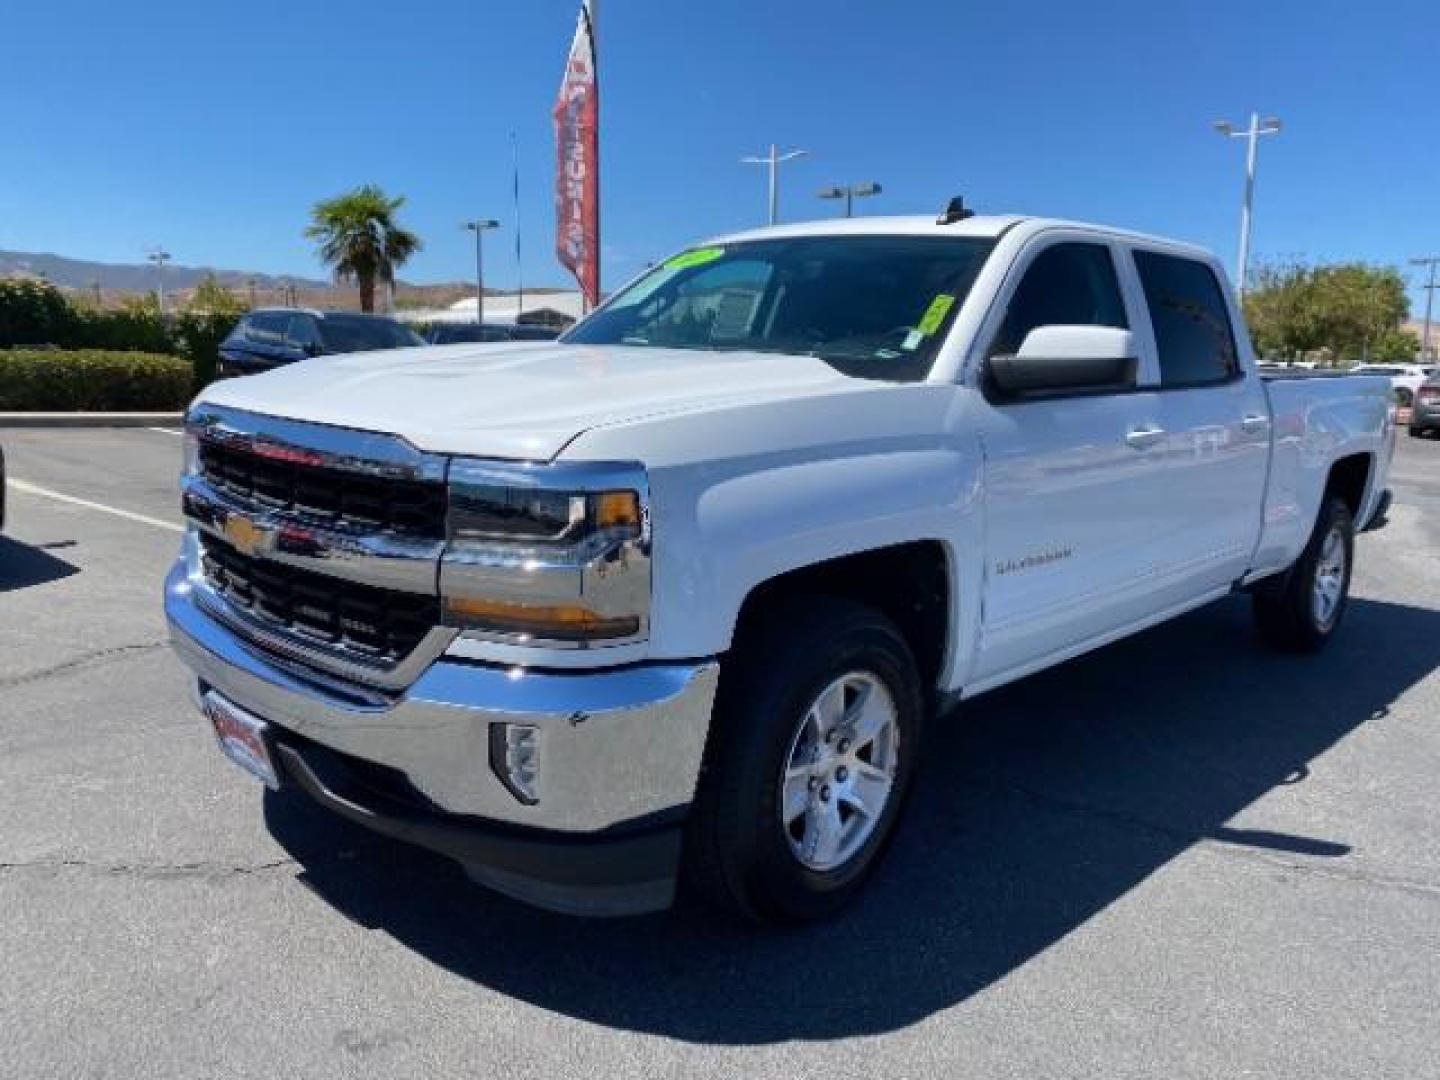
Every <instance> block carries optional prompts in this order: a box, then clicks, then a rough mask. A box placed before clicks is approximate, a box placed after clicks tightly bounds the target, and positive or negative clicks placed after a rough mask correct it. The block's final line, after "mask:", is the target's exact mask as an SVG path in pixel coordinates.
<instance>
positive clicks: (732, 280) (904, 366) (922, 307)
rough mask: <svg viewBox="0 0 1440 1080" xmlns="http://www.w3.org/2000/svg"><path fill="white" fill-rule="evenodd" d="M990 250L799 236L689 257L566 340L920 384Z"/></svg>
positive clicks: (963, 244)
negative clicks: (742, 358) (743, 356)
mask: <svg viewBox="0 0 1440 1080" xmlns="http://www.w3.org/2000/svg"><path fill="white" fill-rule="evenodd" d="M993 246H994V242H993V241H991V240H982V239H975V238H969V237H938V236H806V237H794V238H790V239H776V240H756V241H750V242H747V243H738V244H725V245H718V246H715V247H704V248H696V249H694V250H692V251H687V252H684V253H682V254H680V255H677V256H675V257H674V258H672V259H670V260H668V261H667V262H665V263H663V264H661V265H660V266H657V267H656V268H655V269H654V270H652V271H651V272H650V273H648V274H646V275H645V276H644V277H643V278H641V279H640V280H639V281H637V282H635V283H634V284H633V285H631V286H630V287H629V288H627V289H625V290H624V291H622V292H620V293H619V294H617V295H616V296H615V297H614V298H613V299H611V301H610V302H609V303H608V304H606V305H605V306H604V307H603V308H601V309H600V310H599V311H597V312H595V314H594V315H592V316H590V318H588V319H586V320H585V321H584V322H582V323H580V324H579V325H578V326H576V327H575V328H574V329H573V330H571V331H570V333H568V334H567V335H565V338H564V340H565V341H566V342H570V343H576V344H584V345H635V346H650V347H654V348H666V349H697V350H706V351H714V350H721V351H758V352H774V353H791V354H795V355H800V356H814V357H819V358H820V359H821V360H824V361H825V362H826V363H829V364H831V365H832V366H834V367H836V368H838V369H839V370H841V371H844V372H845V373H846V374H849V375H854V376H857V377H859V378H867V379H885V380H891V381H896V382H913V381H918V380H920V379H923V378H924V377H925V376H926V375H927V374H928V373H929V371H930V366H931V364H932V363H933V362H934V359H935V352H936V350H937V349H938V348H939V343H940V342H941V341H942V340H943V339H944V336H945V331H946V330H947V329H949V326H950V322H951V320H953V319H954V317H955V313H956V312H957V311H958V310H959V308H960V306H961V304H962V303H963V302H964V300H965V296H966V294H967V293H968V292H969V291H970V287H971V285H973V284H974V282H975V277H976V275H977V274H979V272H980V268H981V266H983V265H984V262H985V259H986V257H987V256H988V255H989V254H990V250H991V248H992V247H993Z"/></svg>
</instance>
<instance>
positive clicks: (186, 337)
mask: <svg viewBox="0 0 1440 1080" xmlns="http://www.w3.org/2000/svg"><path fill="white" fill-rule="evenodd" d="M248 307H249V305H247V304H246V303H245V302H244V301H242V300H241V299H240V298H239V297H238V296H236V295H235V294H234V293H232V292H231V291H230V290H229V289H227V288H225V287H224V286H223V285H221V284H220V282H218V281H216V280H215V275H214V274H207V275H206V276H205V280H204V281H202V282H200V284H199V285H197V286H195V291H194V292H193V293H192V294H191V296H190V299H189V300H188V301H186V303H185V306H184V307H183V308H181V309H180V312H179V314H177V315H176V316H175V333H176V337H177V338H178V339H179V345H180V351H181V352H182V353H184V355H185V356H186V358H187V359H188V360H189V361H190V364H191V367H192V368H193V369H194V371H195V388H196V389H197V390H200V389H203V388H204V387H205V386H206V385H208V384H209V383H210V382H212V381H214V379H215V368H216V366H217V365H218V363H219V360H220V343H221V342H222V341H224V340H225V338H226V337H227V336H229V334H230V331H231V330H233V329H235V324H236V323H237V322H239V321H240V316H241V315H244V314H245V311H246V309H247V308H248Z"/></svg>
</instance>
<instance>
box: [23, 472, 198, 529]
mask: <svg viewBox="0 0 1440 1080" xmlns="http://www.w3.org/2000/svg"><path fill="white" fill-rule="evenodd" d="M9 484H10V488H11V490H13V491H23V492H24V493H25V494H26V495H39V496H41V497H43V498H46V499H54V500H55V501H56V502H63V503H69V504H70V505H72V506H80V507H84V508H85V509H86V510H98V511H99V512H100V513H102V514H113V515H115V517H121V518H125V519H126V520H127V521H136V522H139V523H140V524H141V525H149V526H150V527H151V528H155V529H165V530H166V531H168V532H177V533H183V532H184V531H185V527H184V526H183V525H176V524H175V523H174V522H173V521H161V520H160V519H159V518H152V517H146V516H145V515H144V514H137V513H135V512H134V511H131V510H121V509H120V508H119V507H118V506H106V505H105V504H104V503H97V502H91V501H90V500H89V499H77V498H76V497H75V496H74V495H66V494H65V493H64V492H61V491H51V490H50V489H49V488H43V487H40V486H39V485H38V484H32V483H30V482H29V481H26V480H16V479H14V478H13V477H12V478H11V479H10V481H9Z"/></svg>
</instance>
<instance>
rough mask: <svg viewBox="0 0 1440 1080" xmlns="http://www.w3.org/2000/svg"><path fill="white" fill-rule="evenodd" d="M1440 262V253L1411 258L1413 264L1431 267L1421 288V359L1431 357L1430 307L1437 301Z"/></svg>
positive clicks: (1439, 286)
mask: <svg viewBox="0 0 1440 1080" xmlns="http://www.w3.org/2000/svg"><path fill="white" fill-rule="evenodd" d="M1437 263H1440V255H1427V256H1425V257H1424V258H1423V259H1411V260H1410V265H1411V266H1428V267H1429V268H1430V280H1429V281H1427V282H1426V283H1425V284H1424V285H1423V286H1421V288H1423V289H1424V290H1425V329H1424V330H1423V331H1421V336H1420V359H1421V360H1422V361H1423V360H1428V359H1429V358H1430V307H1431V305H1432V304H1433V303H1434V301H1435V290H1436V289H1437V288H1440V285H1436V284H1435V266H1436V264H1437Z"/></svg>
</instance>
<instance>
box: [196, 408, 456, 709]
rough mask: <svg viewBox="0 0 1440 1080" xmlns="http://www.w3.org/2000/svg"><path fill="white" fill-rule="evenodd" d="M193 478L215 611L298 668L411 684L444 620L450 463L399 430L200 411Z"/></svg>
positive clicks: (200, 559) (378, 683)
mask: <svg viewBox="0 0 1440 1080" xmlns="http://www.w3.org/2000/svg"><path fill="white" fill-rule="evenodd" d="M187 429H188V432H189V435H190V436H191V439H192V442H191V446H190V453H189V457H188V466H187V471H186V474H185V476H184V478H183V480H182V481H181V490H182V502H183V506H184V511H185V516H186V517H187V518H188V520H189V521H190V524H191V526H192V530H193V531H192V534H191V536H190V538H189V539H188V540H187V552H188V555H187V558H188V559H189V565H190V573H191V575H192V578H193V580H194V581H195V584H196V588H197V593H196V595H197V598H198V600H199V602H200V603H201V605H202V606H205V607H207V608H208V609H209V611H210V612H211V614H212V615H214V616H215V617H216V618H218V619H220V620H221V621H222V622H224V623H225V624H226V625H227V626H228V627H229V629H230V630H231V631H232V632H234V633H235V634H237V635H238V636H240V637H242V638H244V639H245V640H246V641H247V642H248V643H249V644H250V645H251V646H252V647H254V648H258V649H261V650H263V651H265V652H267V653H269V654H271V655H273V656H275V657H276V658H277V660H283V661H284V662H285V663H289V664H297V663H298V664H301V665H303V666H305V667H307V668H310V669H312V670H315V671H316V672H317V673H323V674H324V675H326V676H330V677H334V678H339V679H341V680H344V681H346V682H355V683H362V684H365V685H368V686H371V687H378V688H383V689H397V688H400V687H403V686H408V685H409V684H410V683H411V682H413V680H414V679H415V678H417V677H418V676H419V675H420V673H421V672H422V671H424V669H425V668H427V667H428V666H429V665H430V664H431V663H432V662H433V661H434V660H435V658H436V657H437V656H439V655H440V654H441V653H442V652H443V651H444V650H445V648H446V647H447V646H448V645H449V643H450V642H451V641H453V640H454V637H455V631H454V629H453V628H448V627H445V626H443V625H442V624H441V612H440V599H439V587H438V575H439V567H440V558H441V555H442V553H443V551H444V548H445V534H446V528H445V526H446V522H445V516H446V512H447V507H446V484H445V479H446V471H447V469H448V461H447V459H446V458H445V457H444V456H442V455H438V454H427V453H424V452H423V451H420V450H418V449H416V448H415V447H414V446H412V445H411V444H410V443H408V442H406V441H405V440H404V439H401V438H399V437H397V436H394V435H385V434H381V433H378V432H367V431H358V430H352V429H348V428H338V427H333V426H328V425H323V424H314V423H308V422H304V421H298V420H287V419H284V418H280V417H270V416H262V415H258V414H254V413H248V412H243V411H241V410H237V409H230V408H226V407H223V406H215V405H200V406H197V407H196V408H195V409H193V410H192V412H191V414H190V417H189V418H188V421H187Z"/></svg>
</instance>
